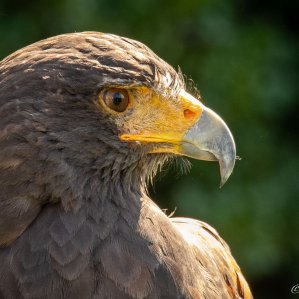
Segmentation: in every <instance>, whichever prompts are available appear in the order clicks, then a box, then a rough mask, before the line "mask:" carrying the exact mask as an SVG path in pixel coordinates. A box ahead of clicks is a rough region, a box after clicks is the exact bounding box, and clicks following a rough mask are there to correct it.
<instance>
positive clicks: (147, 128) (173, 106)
mask: <svg viewBox="0 0 299 299" xmlns="http://www.w3.org/2000/svg"><path fill="white" fill-rule="evenodd" d="M130 101H131V105H130V108H129V109H128V111H126V112H125V113H124V115H122V117H119V118H117V119H116V123H117V125H118V127H119V128H121V131H122V133H121V134H120V139H121V140H124V141H138V142H151V143H167V144H168V145H169V146H167V147H165V146H163V145H161V146H160V147H159V146H158V147H156V148H155V149H154V150H153V151H152V152H155V153H161V152H171V153H179V144H180V142H181V140H182V138H183V136H184V135H185V133H186V132H187V131H188V130H189V129H190V128H191V127H192V126H193V125H194V124H195V123H196V122H197V121H198V119H199V117H200V115H201V113H202V111H203V107H204V106H203V104H201V103H200V102H199V101H198V100H197V99H195V98H194V97H192V96H191V95H190V94H189V93H187V92H186V91H184V90H182V91H181V92H180V93H179V95H178V98H177V99H172V98H165V97H163V96H160V95H158V94H157V93H156V92H154V91H152V90H151V89H149V88H146V87H138V88H134V89H132V90H130ZM170 146H171V147H170Z"/></svg>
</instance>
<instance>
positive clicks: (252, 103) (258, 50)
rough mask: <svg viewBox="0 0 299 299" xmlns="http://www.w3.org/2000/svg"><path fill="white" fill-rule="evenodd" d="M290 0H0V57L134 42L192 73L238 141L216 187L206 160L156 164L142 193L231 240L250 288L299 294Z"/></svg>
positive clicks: (296, 47)
mask: <svg viewBox="0 0 299 299" xmlns="http://www.w3.org/2000/svg"><path fill="white" fill-rule="evenodd" d="M298 11H299V1H293V2H292V1H280V2H277V3H276V2H275V1H258V0H244V1H241V0H226V1H223V0H202V1H195V0H194V1H192V0H189V1H187V0H185V1H170V0H168V1H162V0H144V1H141V0H140V1H133V0H132V1H122V0H113V1H100V0H73V1H71V0H53V1H50V0H48V1H46V0H26V1H25V0H24V1H20V0H19V1H16V0H0V36H1V42H0V59H2V58H4V57H5V56H6V55H8V54H10V53H11V52H13V51H15V50H17V49H18V48H20V47H23V46H25V45H27V44H30V43H32V42H35V41H37V40H40V39H42V38H46V37H49V36H53V35H56V34H61V33H66V32H75V31H77V32H78V31H84V30H94V31H103V32H111V33H115V34H119V35H124V36H127V37H131V38H134V39H137V40H140V41H142V42H144V43H145V44H147V45H148V46H149V47H150V48H152V49H153V50H154V51H155V52H156V53H157V54H158V55H159V56H160V57H162V58H163V59H165V60H166V61H167V62H169V63H170V64H171V65H173V66H174V67H176V68H177V66H180V68H181V69H182V71H183V73H184V74H185V75H186V77H187V78H188V79H189V81H193V82H194V85H195V86H196V87H197V88H198V89H199V90H200V92H201V94H202V96H203V98H204V102H205V103H206V104H207V105H208V106H209V107H211V108H212V109H214V110H215V111H217V112H218V113H219V114H220V115H221V116H222V117H223V118H224V119H225V120H226V122H227V123H228V125H229V127H230V128H231V130H232V132H233V134H234V136H235V140H236V143H237V150H238V155H239V156H240V157H242V160H240V161H237V163H236V167H235V171H234V174H233V176H232V177H231V178H230V180H229V181H228V183H227V184H226V185H225V186H224V188H222V189H219V188H218V184H219V170H218V165H216V164H215V163H206V162H198V161H192V164H193V168H192V170H191V173H190V174H188V175H181V174H180V173H179V170H178V169H172V170H170V171H165V172H163V174H162V175H160V176H159V177H158V178H157V180H156V183H155V187H154V188H153V189H152V191H151V193H152V197H153V198H154V199H155V200H156V201H157V202H158V203H159V205H160V206H161V208H167V209H168V210H169V212H171V211H172V210H174V209H175V208H177V210H176V215H184V216H189V217H195V218H199V219H202V220H204V221H206V222H208V223H209V224H211V225H212V226H214V227H215V228H216V229H217V230H218V231H219V232H220V234H221V235H222V236H223V238H224V239H225V240H226V241H227V242H228V244H229V245H230V247H231V249H232V252H233V254H234V256H235V257H236V259H237V260H238V262H239V264H240V265H241V267H242V269H243V272H244V273H245V275H246V277H247V278H248V280H249V282H250V284H251V287H252V290H253V293H254V295H255V298H261V299H262V298H296V296H297V297H298V298H299V294H297V295H294V294H292V293H291V288H292V286H293V285H295V284H299V198H298V197H299V157H298V145H299V139H298V133H299V126H298V123H299V117H298V115H299V101H298V96H299V80H298V79H299V78H298V77H299V74H298V72H297V70H298V67H299V61H298V53H299V43H298V28H297V27H296V25H297V22H298V16H297V13H298Z"/></svg>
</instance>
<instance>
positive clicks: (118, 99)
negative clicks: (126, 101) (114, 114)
mask: <svg viewBox="0 0 299 299" xmlns="http://www.w3.org/2000/svg"><path fill="white" fill-rule="evenodd" d="M122 100H123V95H122V94H121V93H119V92H116V93H115V94H114V95H113V104H114V105H115V106H118V105H119V104H120V103H121V102H122Z"/></svg>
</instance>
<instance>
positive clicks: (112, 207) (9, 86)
mask: <svg viewBox="0 0 299 299" xmlns="http://www.w3.org/2000/svg"><path fill="white" fill-rule="evenodd" d="M177 156H188V157H193V158H195V159H203V160H218V161H219V163H220V173H221V178H222V180H221V184H223V183H224V182H225V181H226V180H227V178H228V177H229V175H230V174H231V172H232V169H233V166H234V162H235V145H234V141H233V137H232V135H231V133H230V131H229V129H228V127H227V126H226V125H225V123H224V122H223V120H222V119H221V118H220V117H219V116H218V115H217V114H216V113H214V112H213V111H212V110H210V109H209V108H207V107H205V106H204V105H203V104H202V102H201V99H200V98H199V99H195V98H194V97H193V96H191V95H190V94H189V93H188V92H187V91H186V88H185V85H184V82H183V80H182V76H181V75H180V74H179V73H177V72H176V71H175V70H174V69H173V68H172V67H171V66H169V65H168V64H167V63H166V62H164V61H163V60H162V59H160V58H159V57H158V56H157V55H155V54H154V53H153V52H152V51H151V50H150V49H149V48H148V47H146V46H145V45H143V44H142V43H140V42H137V41H134V40H131V39H129V38H123V37H120V36H116V35H111V34H104V33H97V32H83V33H74V34H65V35H60V36H56V37H52V38H49V39H46V40H42V41H40V42H37V43H34V44H32V45H29V46H27V47H25V48H23V49H21V50H19V51H16V52H15V53H13V54H11V55H10V56H8V57H6V58H5V59H3V60H2V61H1V62H0V246H1V248H0V298H1V299H3V298H4V299H17V298H27V299H29V298H30V299H32V298H55V299H57V298H75V299H76V298H84V299H88V298H100V299H106V298H117V299H118V298H119V299H122V298H123V299H142V298H148V299H150V298H151V299H153V298H161V299H162V298H164V299H166V298H171V299H174V298H201V299H211V298H217V299H218V298H246V299H248V298H252V297H251V293H250V290H249V287H248V285H247V283H246V281H245V279H244V277H243V275H242V274H241V271H240V269H239V267H238V265H237V264H236V262H235V260H234V259H233V257H232V255H231V253H230V250H229V248H228V246H227V245H226V243H225V242H224V241H223V240H222V239H221V238H220V236H219V235H218V233H217V232H216V231H215V230H214V229H213V228H211V227H210V226H209V225H208V224H206V223H204V222H201V221H197V220H192V219H186V218H171V217H168V216H167V215H165V213H163V212H162V211H161V210H160V209H159V208H158V207H157V205H156V204H155V203H154V202H153V201H152V200H151V199H150V198H149V196H148V193H147V182H148V180H150V179H151V178H152V177H153V176H154V175H155V173H156V172H157V171H158V170H159V169H160V168H161V167H162V165H163V164H164V163H165V162H166V161H168V160H171V159H174V158H175V157H177Z"/></svg>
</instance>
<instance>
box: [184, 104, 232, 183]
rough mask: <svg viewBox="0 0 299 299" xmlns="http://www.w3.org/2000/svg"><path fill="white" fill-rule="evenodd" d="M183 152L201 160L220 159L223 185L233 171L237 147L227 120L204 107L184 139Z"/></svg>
mask: <svg viewBox="0 0 299 299" xmlns="http://www.w3.org/2000/svg"><path fill="white" fill-rule="evenodd" d="M181 154H183V155H185V156H188V157H192V158H194V159H199V160H206V161H217V160H218V161H219V164H220V175H221V182H220V187H222V186H223V185H224V184H225V182H226V181H227V179H228V178H229V176H230V175H231V173H232V171H233V168H234V165H235V159H236V147H235V142H234V139H233V136H232V134H231V132H230V130H229V128H228V127H227V125H226V124H225V122H224V121H223V120H222V119H221V118H220V117H219V116H218V115H217V114H216V113H215V112H214V111H212V110H211V109H209V108H207V107H203V110H202V113H201V116H200V118H199V120H198V121H197V123H195V124H194V125H193V126H192V127H191V128H190V129H189V130H188V131H187V132H186V134H185V135H184V137H183V139H182V142H181Z"/></svg>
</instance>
